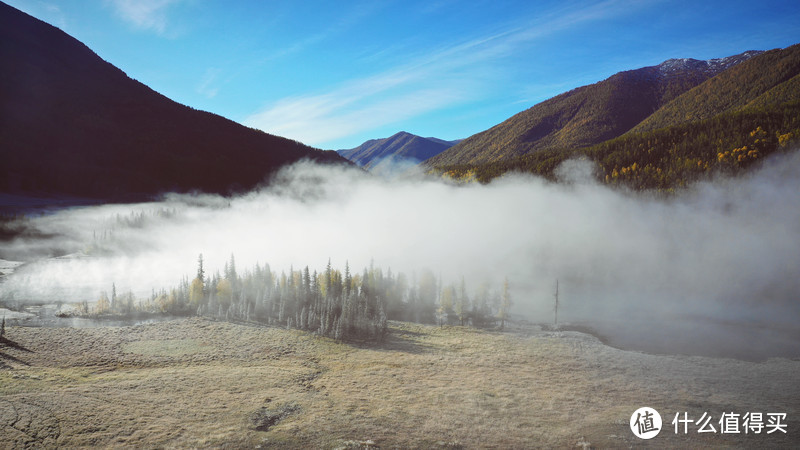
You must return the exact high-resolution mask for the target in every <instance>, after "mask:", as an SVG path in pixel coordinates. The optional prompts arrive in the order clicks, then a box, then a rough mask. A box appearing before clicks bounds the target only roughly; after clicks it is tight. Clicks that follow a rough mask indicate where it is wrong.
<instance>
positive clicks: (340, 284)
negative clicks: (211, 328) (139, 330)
mask: <svg viewBox="0 0 800 450" xmlns="http://www.w3.org/2000/svg"><path fill="white" fill-rule="evenodd" d="M510 307H511V298H510V294H509V287H508V280H505V281H504V283H503V285H502V288H501V290H500V291H496V290H492V289H491V287H490V286H489V284H488V283H484V284H482V285H480V286H479V288H478V289H477V290H476V291H475V292H473V293H469V292H467V288H466V283H465V281H464V280H463V279H462V280H461V283H460V284H458V285H455V284H448V285H444V284H442V282H441V281H440V280H437V278H436V276H435V275H434V274H433V272H431V271H430V270H422V271H421V272H420V273H419V276H416V275H415V276H412V278H411V279H409V278H408V277H407V276H406V275H405V274H403V273H393V272H392V271H391V269H389V270H387V271H386V272H384V271H383V270H382V269H381V268H378V267H375V266H374V265H370V267H369V268H365V269H364V270H363V271H362V272H361V273H352V272H351V271H350V267H349V264H345V268H344V272H342V271H340V270H338V269H335V268H333V267H332V266H331V264H330V261H329V262H328V265H327V266H326V267H325V270H324V271H323V272H321V273H318V272H317V271H316V270H315V271H313V272H312V271H310V270H309V268H308V266H306V267H305V268H303V269H302V270H295V269H294V268H290V269H289V272H288V273H287V272H280V273H278V272H275V271H273V270H272V269H271V268H270V266H269V265H268V264H265V265H260V264H256V265H255V267H252V268H250V269H248V270H244V271H240V270H239V269H238V268H237V266H236V260H235V258H234V256H233V255H231V258H230V260H229V261H228V262H226V263H225V267H224V270H223V272H222V273H219V272H215V273H213V274H211V275H208V274H207V273H206V271H205V267H204V261H203V256H202V255H200V257H199V258H198V264H197V273H196V275H195V277H194V278H193V279H192V280H191V281H189V278H188V277H185V278H184V279H182V280H181V281H180V283H179V284H178V286H177V287H175V288H173V289H170V290H161V291H160V292H153V294H152V296H151V297H150V298H149V299H147V300H138V301H137V300H136V299H134V297H133V294H131V293H127V294H123V295H117V292H116V288H115V287H114V286H112V294H111V298H109V297H108V295H107V294H106V293H101V296H100V300H99V301H98V302H97V304H96V307H95V310H94V313H95V314H130V313H132V312H149V313H163V314H170V315H193V314H197V315H201V316H207V317H214V318H218V319H223V320H230V321H237V322H253V323H262V324H269V325H276V326H285V327H287V328H296V329H300V330H305V331H309V332H313V333H316V334H319V335H322V336H328V337H331V338H334V339H336V340H348V341H353V340H362V341H376V342H380V341H382V340H383V339H384V337H385V336H386V333H387V330H388V323H387V322H388V320H399V321H408V322H418V323H427V324H439V325H444V324H451V325H472V326H476V327H494V326H496V325H497V324H498V322H499V323H500V324H501V328H502V324H504V322H505V320H506V319H507V318H508V311H509V309H510Z"/></svg>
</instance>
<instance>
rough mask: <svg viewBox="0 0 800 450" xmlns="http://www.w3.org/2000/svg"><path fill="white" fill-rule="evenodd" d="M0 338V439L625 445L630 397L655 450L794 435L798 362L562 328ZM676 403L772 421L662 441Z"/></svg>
mask: <svg viewBox="0 0 800 450" xmlns="http://www.w3.org/2000/svg"><path fill="white" fill-rule="evenodd" d="M7 337H8V338H9V339H10V342H8V343H6V344H4V345H0V367H2V369H0V418H1V419H0V442H3V443H5V444H4V445H9V446H11V447H16V446H22V445H26V444H37V443H38V444H44V445H46V446H62V447H77V446H130V447H154V446H156V447H160V446H178V447H208V446H221V445H225V444H228V445H230V446H232V447H236V448H240V447H251V448H252V447H256V446H270V445H272V446H280V447H297V448H308V447H315V448H336V447H345V448H354V447H355V446H357V445H361V446H362V447H363V446H366V445H368V443H369V442H372V443H374V445H377V446H380V447H389V448H391V447H395V446H400V447H408V446H412V447H445V448H452V447H458V446H464V447H500V448H509V447H516V448H530V447H575V446H576V445H578V443H580V442H588V443H589V444H591V445H592V446H596V447H623V446H624V447H627V446H631V445H635V446H638V445H641V444H643V443H644V441H639V440H638V439H637V438H636V437H635V436H634V435H633V434H632V433H631V431H630V429H629V427H628V420H629V418H630V415H631V413H632V412H633V411H634V410H636V409H637V408H639V407H640V406H651V407H654V408H655V409H657V410H658V411H660V412H661V413H662V418H663V419H664V429H663V431H662V433H661V434H660V435H659V436H658V437H656V438H655V439H654V440H653V441H651V442H650V443H652V444H655V445H656V446H659V447H664V446H672V447H697V446H734V447H737V446H741V447H763V446H787V447H792V446H795V447H796V446H797V444H798V438H797V437H796V436H798V433H800V421H799V420H798V417H800V416H799V414H800V382H799V381H800V375H798V374H800V361H796V360H787V359H771V360H768V361H766V362H761V363H754V362H745V361H738V360H732V359H714V358H703V357H687V356H664V355H648V354H643V353H638V352H629V351H623V350H618V349H614V348H611V347H607V346H605V345H603V344H602V343H600V342H599V341H598V340H597V339H595V338H594V337H592V336H589V335H586V334H581V333H577V332H546V331H535V330H534V331H528V332H525V333H520V332H507V333H499V332H489V331H481V330H475V329H469V328H462V327H444V328H439V327H431V326H424V325H417V324H408V323H391V329H390V336H389V338H388V339H387V341H386V342H385V343H384V344H382V345H380V346H371V345H370V346H367V345H358V344H344V343H337V342H334V341H332V340H329V339H326V338H318V337H315V336H311V335H308V334H306V333H303V332H300V331H296V330H285V329H279V328H271V327H254V326H245V325H235V324H230V323H224V322H214V321H210V320H206V319H200V318H190V319H183V320H177V321H172V322H162V323H156V324H149V325H140V326H134V327H117V328H112V327H105V328H84V329H73V328H20V327H9V328H8V329H7ZM679 411H680V412H683V411H686V412H688V413H689V415H690V417H691V416H697V417H699V416H700V415H702V413H703V412H708V413H709V414H711V415H712V416H714V424H715V425H716V428H717V429H718V430H719V424H717V423H716V422H717V421H718V420H719V417H720V414H721V413H722V412H731V411H733V412H737V413H741V414H744V413H745V412H748V411H762V412H764V413H767V412H785V413H787V422H788V431H789V433H788V434H786V435H783V434H782V433H773V434H770V435H769V436H767V435H764V434H761V435H752V434H748V435H744V434H740V435H721V434H719V433H715V434H703V435H701V434H698V433H696V432H694V430H693V429H691V428H690V434H689V435H685V436H684V435H682V434H680V435H676V434H674V432H673V429H672V425H671V424H670V422H671V420H672V417H673V416H674V414H675V412H679ZM264 418H269V419H270V420H269V426H268V427H267V426H264V424H265V423H266V422H265V420H266V419H264ZM273 418H275V419H274V423H273ZM262 429H266V431H262ZM370 445H371V444H370Z"/></svg>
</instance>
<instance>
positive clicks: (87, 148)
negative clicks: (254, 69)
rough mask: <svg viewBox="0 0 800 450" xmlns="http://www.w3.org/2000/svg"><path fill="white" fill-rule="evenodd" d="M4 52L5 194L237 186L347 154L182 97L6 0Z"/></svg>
mask: <svg viewBox="0 0 800 450" xmlns="http://www.w3.org/2000/svg"><path fill="white" fill-rule="evenodd" d="M0 60H2V61H3V63H2V65H0V158H1V159H2V161H3V163H2V165H0V192H13V193H20V192H36V193H40V194H41V193H45V194H53V195H55V194H58V195H80V196H88V197H96V198H104V199H119V198H132V197H137V198H138V197H143V196H146V195H152V194H157V193H161V192H165V191H188V190H201V191H205V192H218V193H227V192H230V191H231V190H240V189H249V188H252V187H254V186H256V185H257V184H258V183H260V182H262V181H263V180H264V178H265V177H266V176H268V175H269V174H270V173H272V172H274V171H275V170H276V169H277V168H279V167H281V166H282V165H284V164H287V163H291V162H294V161H298V160H300V159H303V158H308V159H312V160H316V161H330V162H337V161H338V162H344V160H343V159H342V158H340V157H339V156H338V155H337V154H336V153H335V152H323V151H322V150H318V149H314V148H311V147H307V146H305V145H303V144H301V143H299V142H295V141H292V140H289V139H285V138H282V137H277V136H272V135H269V134H266V133H263V132H261V131H257V130H254V129H251V128H247V127H244V126H242V125H240V124H238V123H235V122H233V121H231V120H228V119H226V118H223V117H220V116H218V115H215V114H211V113H208V112H204V111H198V110H195V109H192V108H189V107H187V106H184V105H181V104H178V103H176V102H174V101H172V100H170V99H168V98H166V97H164V96H163V95H161V94H159V93H157V92H155V91H153V90H152V89H150V88H148V87H147V86H145V85H144V84H142V83H140V82H138V81H135V80H133V79H131V78H129V77H128V76H127V75H126V74H125V73H124V72H123V71H121V70H120V69H118V68H116V67H114V66H113V65H111V64H109V63H108V62H106V61H104V60H102V59H101V58H100V57H99V56H97V55H96V54H95V53H94V52H92V50H90V49H89V48H88V47H86V46H85V45H84V44H82V43H81V42H79V41H78V40H76V39H74V38H73V37H71V36H69V35H67V34H66V33H64V32H63V31H61V30H59V29H58V28H55V27H53V26H51V25H48V24H46V23H44V22H42V21H40V20H38V19H35V18H33V17H31V16H29V15H27V14H25V13H22V12H21V11H18V10H16V9H15V8H12V7H10V6H8V5H6V4H4V3H0Z"/></svg>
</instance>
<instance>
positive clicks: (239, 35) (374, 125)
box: [4, 0, 800, 149]
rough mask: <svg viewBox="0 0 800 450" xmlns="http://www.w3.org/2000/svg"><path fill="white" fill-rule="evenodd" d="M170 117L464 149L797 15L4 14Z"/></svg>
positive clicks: (396, 9)
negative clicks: (550, 109)
mask: <svg viewBox="0 0 800 450" xmlns="http://www.w3.org/2000/svg"><path fill="white" fill-rule="evenodd" d="M4 1H6V2H7V3H9V4H11V5H12V6H14V7H16V8H19V9H21V10H23V11H25V12H27V13H28V14H31V15H33V16H34V17H37V18H39V19H42V20H44V21H45V22H48V23H50V24H53V25H55V26H57V27H59V28H61V29H62V30H64V31H66V32H67V33H69V34H71V35H72V36H74V37H76V38H77V39H79V40H80V41H82V42H83V43H85V44H86V45H88V46H89V47H90V48H91V49H92V50H94V51H95V52H96V53H97V54H98V55H100V56H101V57H102V58H103V59H105V60H107V61H109V62H111V63H112V64H114V65H115V66H117V67H119V68H121V69H122V70H124V71H125V72H126V73H127V74H128V75H129V76H130V77H132V78H135V79H137V80H139V81H141V82H143V83H145V84H147V85H148V86H150V87H152V88H153V89H155V90H156V91H158V92H160V93H162V94H164V95H166V96H167V97H170V98H172V99H173V100H176V101H178V102H180V103H183V104H186V105H189V106H192V107H194V108H198V109H202V110H206V111H211V112H214V113H216V114H220V115H222V116H225V117H228V118H230V119H232V120H235V121H237V122H240V123H243V124H245V125H248V126H252V127H255V128H259V129H262V130H264V131H267V132H270V133H274V134H278V135H281V136H286V137H289V138H292V139H297V140H299V141H301V142H304V143H306V144H309V145H313V146H316V147H320V148H326V149H340V148H350V147H355V146H357V145H359V144H360V143H362V142H363V141H365V140H367V139H375V138H382V137H387V136H390V135H392V134H394V133H396V132H398V131H401V130H402V131H408V132H410V133H414V134H418V135H422V136H434V137H438V138H442V139H458V138H464V137H468V136H470V135H472V134H475V133H477V132H480V131H483V130H485V129H487V128H490V127H492V126H493V125H496V124H498V123H500V122H502V121H503V120H505V119H507V118H508V117H510V116H512V115H514V114H516V113H518V112H520V111H522V110H524V109H527V108H529V107H531V106H533V105H534V104H536V103H538V102H540V101H543V100H546V99H548V98H550V97H553V96H555V95H557V94H559V93H561V92H565V91H567V90H569V89H572V88H575V87H578V86H582V85H585V84H590V83H594V82H597V81H600V80H602V79H605V78H607V77H608V76H610V75H613V74H614V73H616V72H619V71H621V70H627V69H634V68H638V67H644V66H648V65H655V64H658V63H660V62H662V61H664V60H666V59H669V58H682V57H689V58H697V59H710V58H718V57H724V56H729V55H732V54H736V53H740V52H742V51H745V50H765V49H772V48H779V47H781V48H782V47H787V46H789V45H792V44H795V43H798V42H800V2H797V1H796V0H790V1H773V0H764V1H760V2H742V1H735V0H728V1H700V2H698V1H696V0H692V1H669V0H665V1H656V0H654V1H644V0H642V1H625V0H606V1H573V2H570V1H564V0H557V1H530V0H527V1H504V0H490V1H470V2H460V1H452V0H439V1H437V0H428V1H413V0H402V1H380V0H370V1H363V2H344V1H340V2H331V1H302V0H295V1H266V0H265V1H231V0H228V1H222V0H4Z"/></svg>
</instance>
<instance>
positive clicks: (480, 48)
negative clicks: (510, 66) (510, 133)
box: [244, 0, 636, 145]
mask: <svg viewBox="0 0 800 450" xmlns="http://www.w3.org/2000/svg"><path fill="white" fill-rule="evenodd" d="M635 5H636V4H635V3H633V4H632V3H631V2H628V1H618V0H611V1H605V2H600V3H596V4H594V5H592V6H588V7H587V6H586V5H581V6H580V7H579V8H578V7H573V8H572V9H571V10H563V9H561V10H552V11H549V12H547V13H545V14H539V15H537V16H536V17H535V18H529V19H528V20H527V21H518V22H516V23H514V24H507V25H508V26H507V27H506V28H505V29H504V30H502V31H498V32H496V33H493V34H492V33H488V34H486V35H483V36H477V37H473V38H471V39H466V40H462V41H460V42H451V43H449V44H446V45H442V46H440V47H439V48H435V49H428V50H427V51H426V52H425V53H424V54H421V55H417V56H414V57H411V58H405V60H406V62H405V63H403V64H400V65H397V66H395V67H393V68H390V69H387V70H385V71H383V72H380V73H377V74H375V75H372V76H369V77H363V78H357V79H354V80H350V81H347V82H345V83H343V84H341V85H339V86H338V87H335V88H333V89H331V90H329V91H328V92H326V93H312V94H308V95H300V96H292V97H287V98H283V99H279V100H276V101H274V102H272V103H271V104H269V105H268V106H266V107H265V108H263V109H262V110H261V111H258V112H255V113H253V114H251V115H250V116H248V117H247V118H245V120H244V123H245V124H247V125H249V126H252V127H255V128H259V129H262V130H264V131H267V132H269V133H274V134H278V135H282V136H286V137H290V138H293V139H297V140H300V141H302V142H304V143H307V144H311V145H320V144H324V143H326V142H329V141H332V140H335V139H341V138H345V137H348V136H352V135H355V134H357V133H360V132H365V131H368V130H370V129H375V128H378V127H382V126H386V125H390V124H392V123H396V122H398V121H400V120H404V119H409V118H413V117H416V116H419V115H422V114H425V113H428V112H431V111H434V110H439V109H444V108H447V107H451V106H454V105H457V104H460V103H462V104H463V103H464V102H469V101H476V100H480V98H481V97H482V96H483V95H486V93H488V92H490V91H491V89H492V83H497V82H498V81H499V80H498V77H497V76H495V75H493V74H492V72H493V71H494V70H495V69H493V67H495V66H496V65H497V64H498V63H499V60H500V59H502V58H505V57H508V56H513V55H514V54H516V53H520V51H521V49H522V48H524V47H525V46H527V45H530V44H531V43H532V42H535V41H536V40H538V39H540V38H543V37H545V36H547V35H549V34H552V33H555V32H558V31H564V30H568V29H570V28H573V27H577V26H583V25H585V24H586V23H587V22H591V21H595V20H602V19H607V18H612V17H614V16H616V15H619V14H623V13H626V12H629V11H630V10H631V9H632V8H634V7H635Z"/></svg>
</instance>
